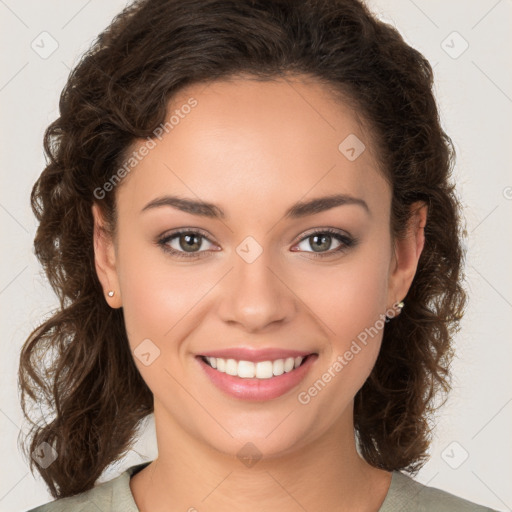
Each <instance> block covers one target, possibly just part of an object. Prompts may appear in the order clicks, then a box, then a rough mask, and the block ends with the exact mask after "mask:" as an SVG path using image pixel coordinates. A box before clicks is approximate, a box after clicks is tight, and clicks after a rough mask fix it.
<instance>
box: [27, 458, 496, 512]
mask: <svg viewBox="0 0 512 512" xmlns="http://www.w3.org/2000/svg"><path fill="white" fill-rule="evenodd" d="M149 464H150V462H144V463H142V464H137V465H136V466H131V467H130V468H128V469H127V470H126V471H125V472H124V473H121V474H120V475H119V476H117V477H116V478H113V479H112V480H109V481H108V482H103V483H101V484H98V485H96V487H93V488H92V489H90V490H88V491H85V492H83V493H81V494H77V495H76V496H71V497H69V498H62V499H60V500H55V501H52V502H50V503H47V504H46V505H41V506H40V507H36V508H33V509H31V510H28V511H27V512H98V511H101V512H140V511H139V509H138V508H137V505H136V504H135V500H134V499H133V494H132V492H131V489H130V478H131V476H132V475H134V474H135V473H136V472H138V471H140V470H141V469H143V468H145V467H146V466H147V465H149ZM400 511H403V512H429V511H432V512H434V511H435V512H497V511H496V510H493V509H490V508H487V507H483V506H481V505H477V504H476V503H473V502H471V501H467V500H464V499H462V498H458V497H457V496H454V495H453V494H450V493H448V492H446V491H442V490H440V489H436V488H435V487H428V486H425V485H423V484H421V483H419V482H416V480H414V479H412V478H411V477H410V476H408V475H406V474H404V473H401V472H400V471H393V473H392V477H391V484H390V486H389V489H388V492H387V494H386V498H385V499H384V502H383V503H382V505H381V507H380V509H379V510H378V512H400Z"/></svg>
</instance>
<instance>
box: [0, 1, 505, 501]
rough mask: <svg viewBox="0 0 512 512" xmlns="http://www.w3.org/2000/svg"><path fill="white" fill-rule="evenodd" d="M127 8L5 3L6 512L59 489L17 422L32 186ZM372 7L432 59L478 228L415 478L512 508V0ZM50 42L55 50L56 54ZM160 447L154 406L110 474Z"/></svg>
mask: <svg viewBox="0 0 512 512" xmlns="http://www.w3.org/2000/svg"><path fill="white" fill-rule="evenodd" d="M124 5H125V3H124V2H123V1H120V0H110V1H109V2H101V1H100V0H89V1H87V0H67V1H63V0H62V1H60V2H59V1H57V0H51V1H50V0H45V1H44V2H36V1H35V0H34V1H27V0H25V1H18V2H16V1H15V0H0V20H1V21H0V24H1V25H0V28H1V30H0V41H1V48H2V51H1V54H0V59H1V66H0V69H1V70H2V71H1V75H0V104H1V109H2V110H1V112H2V118H1V119H2V122H1V130H2V133H1V137H0V144H1V153H0V154H1V155H2V163H1V174H0V180H1V182H0V227H1V230H2V247H3V250H2V265H1V266H0V301H1V303H0V315H1V322H2V324H1V326H2V332H3V336H2V342H1V343H2V344H1V347H2V357H0V378H1V385H0V392H1V401H0V428H1V434H2V435H1V436H0V453H1V454H2V456H3V458H2V464H1V466H0V467H1V469H0V472H1V473H0V482H1V483H0V510H1V511H22V510H26V509H27V508H31V507H34V506H36V505H38V504H41V503H45V502H47V501H51V500H52V498H51V496H50V495H49V493H48V492H47V491H46V488H45V486H44V485H43V481H42V479H41V478H40V477H39V476H38V475H36V476H35V477H34V476H33V475H32V474H31V473H30V472H29V470H28V466H27V464H26V462H25V461H24V460H23V459H22V457H21V455H20V453H19V452H18V448H17V438H18V433H19V430H20V428H21V429H24V430H26V425H25V424H24V423H23V421H22V415H21V409H20V406H19V404H18V399H19V394H18V389H17V367H18V357H19V351H20V348H21V346H22V344H23V342H24V341H25V339H26V337H27V335H28V334H29V332H30V331H31V330H32V329H33V328H34V327H36V326H37V325H38V324H39V323H40V322H41V320H42V318H43V316H44V315H46V314H47V313H48V312H49V311H50V309H52V308H53V307H55V306H56V300H55V297H54V296H53V294H52V292H51V290H50V288H49V286H48V283H47V282H46V280H45V277H44V276H43V275H42V271H41V269H40V267H39V265H38V262H37V260H36V258H35V256H34V255H33V253H32V241H33V237H34V234H35V229H36V223H35V219H34V218H33V215H32V213H31V210H30V207H29V194H30V190H31V187H32V184H33V183H34V181H35V180H36V178H37V176H38V175H39V173H40V172H41V171H42V169H43V168H44V157H43V150H42V137H43V132H44V129H45V128H46V126H47V125H48V124H49V123H50V122H51V121H53V120H54V119H55V118H56V117H57V115H58V110H57V108H58V97H59V94H60V91H61V90H62V87H63V86H64V84H65V81H66V78H67V75H68V73H69V70H70V69H71V68H72V67H73V66H74V65H75V64H76V63H77V62H78V58H79V56H80V55H81V54H82V52H84V51H85V50H86V49H87V48H88V47H89V45H90V44H91V43H92V41H93V40H94V38H95V37H96V36H97V34H98V33H99V32H100V31H101V30H102V29H103V28H104V27H105V26H106V25H107V24H108V23H109V22H110V21H111V19H112V18H113V17H114V15H115V14H117V13H118V12H119V11H120V10H121V9H122V7H123V6H124ZM369 5H370V7H371V9H372V10H373V11H374V12H376V13H377V14H378V15H379V17H381V18H382V19H383V20H385V21H387V22H390V23H392V24H393V25H395V26H396V27H397V28H398V29H399V31H400V32H401V33H402V35H403V36H404V38H405V39H406V41H407V42H408V43H409V44H411V45H412V46H413V47H415V48H417V49H418V50H419V51H421V52H422V53H423V54H424V55H425V56H426V57H427V58H428V59H429V61H430V62H431V64H432V66H433V67H434V72H435V80H436V95H437V98H438V102H439V105H440V109H441V118H442V124H443V126H444V129H445V130H446V131H447V133H448V134H449V135H450V136H451V137H452V139H453V141H454V143H455V147H456V150H457V164H456V169H455V175H456V181H457V186H458V192H459V194H460V196H461V197H462V200H463V203H464V205H465V215H466V219H467V227H468V233H469V242H468V251H469V253H468V260H467V267H466V272H467V277H468V291H469V294H470V303H469V307H468V311H467V314H466V317H465V319H464V322H463V324H462V330H461V332H460V333H459V334H458V336H457V338H456V348H457V358H456V360H455V361H454V364H453V373H454V390H453V392H452V393H451V396H450V399H449V400H448V402H447V404H446V405H445V407H444V408H443V409H442V410H441V412H440V413H439V415H438V416H437V418H436V423H437V429H436V432H435V439H434V441H433V443H432V446H431V450H430V453H431V459H430V461H429V462H428V463H427V464H426V465H425V466H424V468H423V469H422V470H421V471H420V473H419V474H418V476H417V477H416V479H417V480H419V481H420V482H422V483H424V484H428V485H430V486H434V487H439V488H441V489H445V490H448V491H449V492H452V493H454V494H457V495H459V496H463V497H465V498H466V499H470V500H472V501H476V502H478V503H482V504H485V505H488V506H490V507H492V508H495V509H498V510H501V511H505V510H512V508H511V507H512V487H511V486H510V482H511V477H512V475H511V470H510V460H511V456H512V440H511V439H512V438H511V436H510V432H511V423H512V422H511V418H512V382H511V379H510V367H511V355H512V343H511V342H510V331H511V318H512V315H511V312H512V311H511V310H512V292H511V267H510V253H511V245H512V244H511V237H510V220H511V208H512V175H511V173H510V162H511V158H510V153H511V146H512V140H511V124H512V121H511V119H512V115H511V114H512V72H511V62H510V49H511V48H512V44H511V42H512V41H511V35H510V27H511V26H512V25H511V21H512V2H511V0H499V1H496V0H480V1H468V0H450V1H441V0H435V1H432V0H430V1H427V0H415V1H412V0H370V1H369ZM454 31H455V32H457V34H453V32H454ZM42 32H47V33H48V34H49V35H46V34H43V35H41V33H42ZM466 44H467V45H468V47H467V49H466V50H465V51H463V52H462V50H464V48H465V46H466ZM52 45H53V46H56V45H58V47H56V49H55V50H54V51H53V53H51V54H49V53H50V52H51V51H52V49H53V48H52ZM506 261H509V263H508V264H507V263H506ZM155 457H156V444H155V438H154V426H153V423H152V417H150V418H149V419H148V422H147V424H146V426H145V428H144V429H143V430H142V431H141V438H140V441H139V442H138V443H137V444H136V445H135V447H134V450H132V451H131V452H130V453H129V456H128V457H127V458H125V459H124V460H123V461H121V462H120V463H119V464H116V465H113V466H112V467H110V468H109V469H108V470H107V471H106V472H105V473H104V474H103V475H102V478H101V479H100V481H104V480H108V479H110V478H112V477H114V476H116V475H117V474H118V473H120V472H121V471H123V470H124V469H125V468H126V467H128V466H130V465H132V464H136V463H138V462H139V461H141V460H145V459H153V458H155ZM466 457H467V458H466ZM465 458H466V459H465ZM464 459H465V460H464Z"/></svg>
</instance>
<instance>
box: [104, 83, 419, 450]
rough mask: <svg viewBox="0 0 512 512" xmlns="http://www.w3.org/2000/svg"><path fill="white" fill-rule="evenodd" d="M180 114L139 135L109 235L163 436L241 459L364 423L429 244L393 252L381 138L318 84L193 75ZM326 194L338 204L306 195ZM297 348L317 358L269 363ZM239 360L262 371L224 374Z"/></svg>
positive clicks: (178, 101)
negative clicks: (373, 138)
mask: <svg viewBox="0 0 512 512" xmlns="http://www.w3.org/2000/svg"><path fill="white" fill-rule="evenodd" d="M171 110H172V111H171V112H169V115H168V117H167V121H169V118H170V116H171V115H174V117H173V118H171V121H170V122H169V124H168V125H167V132H166V131H165V130H160V132H158V134H159V138H155V139H154V142H152V143H148V141H147V140H143V141H139V143H138V144H137V145H136V146H135V147H134V152H135V153H134V154H135V156H136V157H137V159H138V160H140V161H139V162H138V164H137V165H136V166H135V167H134V168H133V170H131V171H130V172H129V174H128V176H127V177H125V178H124V180H123V182H122V183H121V185H119V186H118V187H117V188H116V189H115V190H114V191H112V192H109V193H116V195H117V205H118V226H117V227H118V231H117V238H116V240H115V245H108V242H107V243H104V240H103V241H101V240H100V241H99V242H98V241H97V245H96V252H97V269H98V274H99V276H100V279H101V280H102V283H103V285H104V289H105V294H106V293H107V292H108V290H110V289H113V290H116V294H115V296H114V297H113V298H108V297H107V300H108V301H109V303H110V304H111V306H113V307H120V306H122V308H123V312H124V319H125V323H126V330H127V334H128V338H129V342H130V346H131V349H132V351H134V360H135V363H136V365H137V367H138V369H139V370H140V373H141V375H142V377H143V378H144V380H145V381H146V383H147V384H148V386H149V388H150V389H151V391H152V392H153V394H154V399H155V418H156V420H157V435H169V436H172V435H176V436H178V435H179V436H191V437H193V438H194V440H195V441H199V442H201V443H203V444H206V445H209V446H211V447H214V448H215V449H217V450H220V451H222V452H225V453H230V454H236V453H238V452H239V450H240V449H241V448H242V447H244V446H246V448H245V449H248V448H247V446H250V445H246V443H249V442H250V443H252V445H254V447H255V448H253V449H254V450H255V451H257V452H258V453H261V454H263V455H267V456H272V455H277V454H280V453H281V454H282V453H285V452H289V451H291V450H299V449H301V448H302V447H304V446H306V445H308V444H309V443H312V442H313V441H315V440H318V439H320V438H321V436H322V435H323V434H325V433H326V432H327V431H332V429H343V428H348V427H350V428H352V421H353V420H352V406H353V398H354V396H355V394H356V392H357V391H358V390H359V389H360V388H361V386H362V385H363V383H364V381H365V380H366V378H367V377H368V375H369V374H370V371H371V369H372V367H373V365H374V363H375V360H376V358H377V355H378V352H379V348H380V344H381V339H382V330H383V326H384V318H385V317H384V315H385V314H386V313H387V314H388V316H392V315H393V310H390V308H391V307H392V306H393V304H394V303H395V302H396V301H399V300H401V299H402V298H403V297H404V296H405V294H406V292H407V289H408V287H409V285H410V282H411V280H412V278H413V275H414V271H415V268H416V267H415V266H416V262H417V258H418V257H419V252H421V247H419V245H417V244H418V242H417V241H412V242H399V243H398V242H397V246H396V250H394V248H393V241H392V239H391V234H390V204H391V191H390V188H389V186H388V184H387V183H386V181H385V180H384V178H383V177H382V175H381V173H380V171H379V169H378V168H377V164H376V162H375V160H374V158H373V155H372V152H371V151H372V147H371V142H370V140H369V139H368V137H367V135H366V134H365V132H363V131H362V128H361V126H360V125H359V123H358V122H357V120H356V117H355V116H354V115H353V113H351V112H350V111H349V110H348V108H346V107H344V106H343V105H341V104H339V103H337V102H336V101H335V100H334V98H333V97H332V96H330V94H329V93H328V91H327V90H325V89H324V88H323V86H322V85H320V84H317V83H314V82H306V81H296V80H293V81H292V80H278V81H275V82H257V81H251V80H245V79H238V80H236V81H232V82H229V81H222V82H215V83H212V84H210V85H208V86H206V85H205V84H196V85H193V86H191V87H189V88H187V89H183V90H181V91H180V93H179V95H178V96H176V97H175V98H174V100H173V104H172V109H171ZM176 111H178V112H176ZM159 139H160V140H159ZM143 146H146V150H144V149H142V148H143ZM328 196H340V197H338V200H336V201H332V202H331V203H329V202H324V203H322V202H319V203H317V204H316V206H315V204H314V203H311V201H312V200H318V199H321V198H325V197H328ZM343 196H345V201H343ZM171 197H174V198H179V199H181V200H183V203H182V204H181V207H180V206H179V203H178V202H177V201H176V200H175V199H174V200H173V199H171ZM199 202H205V203H208V204H209V206H198V205H197V204H196V203H199ZM173 204H174V206H173ZM212 205H215V206H212ZM308 205H309V206H308ZM290 210H291V213H289V214H287V212H289V211H290ZM94 214H95V217H96V220H97V221H98V222H99V221H100V218H99V216H98V211H97V210H96V209H94ZM177 230H183V231H185V232H189V234H188V235H187V234H182V235H181V236H180V235H179V234H178V235H176V234H175V231H177ZM326 230H330V231H332V232H331V233H329V232H327V233H326ZM190 232H193V233H190ZM173 235H174V236H173ZM418 249H419V250H418ZM172 250H174V251H176V253H173V252H171V251H172ZM390 313H391V314H390ZM391 321H393V320H391ZM228 349H234V350H237V349H246V350H247V352H245V353H243V352H239V353H238V354H227V353H226V352H225V351H226V350H228ZM267 349H272V350H273V351H274V352H272V353H270V352H268V353H264V352H262V351H263V350H267ZM293 351H295V352H293ZM222 353H224V354H222ZM215 354H220V355H224V356H225V357H224V358H223V359H224V360H227V359H234V360H235V361H234V362H233V361H232V362H226V366H227V367H226V368H225V369H226V370H227V373H225V372H224V373H223V372H221V371H219V369H220V368H221V367H222V364H223V363H222V362H218V361H217V360H215V361H217V362H212V364H214V365H215V364H217V366H218V369H213V368H211V367H210V366H208V365H207V363H206V362H205V361H204V360H203V359H202V358H201V357H200V356H201V355H210V356H212V357H214V356H215ZM296 354H303V355H307V354H315V355H312V356H310V357H308V358H306V359H305V360H304V366H300V367H299V368H298V369H294V370H291V371H289V372H284V373H283V374H282V375H276V376H273V377H269V374H268V373H265V372H268V371H270V373H271V374H272V375H273V374H274V373H277V374H279V373H282V372H283V371H284V368H283V364H282V362H279V361H277V362H276V360H278V359H287V358H289V357H298V356H297V355H296ZM281 356H282V357H281ZM239 360H244V361H249V364H248V363H242V364H241V365H240V364H239V363H238V361H239ZM269 360H270V361H271V363H264V361H269ZM298 361H299V362H300V359H299V360H298ZM255 362H260V363H262V362H263V364H260V365H258V364H255ZM293 363H295V359H294V360H293ZM288 364H290V363H288ZM284 367H286V363H285V364H284ZM258 368H259V369H258ZM233 369H234V370H233ZM239 370H240V371H242V372H243V371H247V372H248V373H246V374H244V375H251V372H252V371H256V372H258V373H257V375H259V376H261V377H262V378H257V376H256V377H253V378H250V377H239V376H236V375H229V373H230V372H231V373H233V372H234V371H239ZM178 432H179V434H178Z"/></svg>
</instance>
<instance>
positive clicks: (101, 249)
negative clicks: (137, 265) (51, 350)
mask: <svg viewBox="0 0 512 512" xmlns="http://www.w3.org/2000/svg"><path fill="white" fill-rule="evenodd" d="M92 215H93V219H94V234H93V243H94V263H95V268H96V273H97V275H98V279H99V281H100V283H101V285H102V288H103V294H104V297H105V300H106V301H107V303H108V305H109V306H110V307H112V308H119V307H121V305H122V304H121V293H120V290H119V283H118V277H117V268H116V257H115V248H114V243H113V241H112V238H111V236H109V234H108V233H107V231H106V229H105V227H104V226H105V223H104V219H103V215H102V214H101V211H100V209H99V207H98V205H97V204H96V203H94V204H93V206H92Z"/></svg>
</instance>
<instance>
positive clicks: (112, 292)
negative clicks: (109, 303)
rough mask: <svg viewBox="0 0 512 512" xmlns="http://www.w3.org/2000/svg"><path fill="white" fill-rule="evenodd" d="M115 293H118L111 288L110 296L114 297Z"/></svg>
mask: <svg viewBox="0 0 512 512" xmlns="http://www.w3.org/2000/svg"><path fill="white" fill-rule="evenodd" d="M114 293H116V292H115V291H114V290H110V291H109V292H108V296H109V297H113V296H114Z"/></svg>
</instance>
